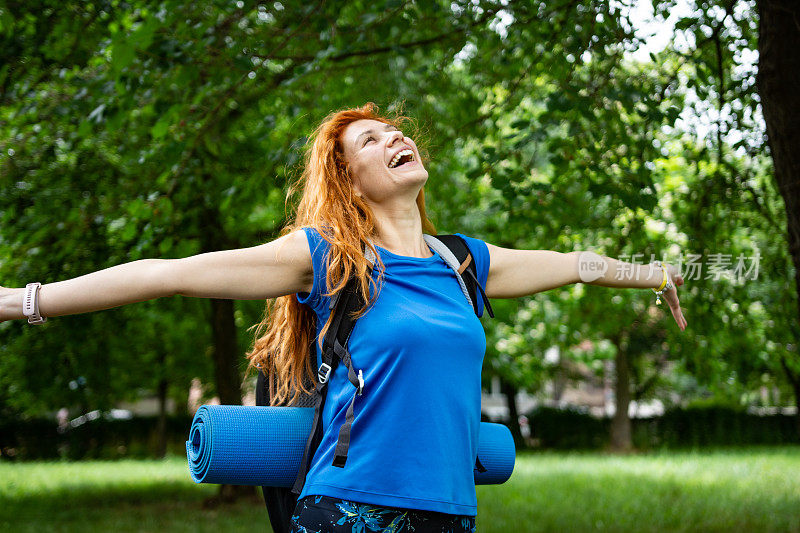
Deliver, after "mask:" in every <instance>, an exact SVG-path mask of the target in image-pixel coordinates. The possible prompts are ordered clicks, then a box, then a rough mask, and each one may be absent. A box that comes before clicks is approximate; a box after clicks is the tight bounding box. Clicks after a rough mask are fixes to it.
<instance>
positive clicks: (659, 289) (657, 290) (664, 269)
mask: <svg viewBox="0 0 800 533" xmlns="http://www.w3.org/2000/svg"><path fill="white" fill-rule="evenodd" d="M654 263H655V264H656V265H658V266H660V267H661V272H663V274H664V281H662V282H661V285H659V287H658V288H657V289H653V292H659V291H661V289H663V288H664V287H666V286H667V269H666V268H664V265H662V264H661V261H658V260H656V261H654Z"/></svg>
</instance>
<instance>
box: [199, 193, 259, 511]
mask: <svg viewBox="0 0 800 533" xmlns="http://www.w3.org/2000/svg"><path fill="white" fill-rule="evenodd" d="M201 227H202V228H203V232H202V241H201V248H202V251H203V252H214V251H218V250H224V249H226V248H228V244H229V239H228V238H227V236H226V234H225V228H224V227H223V226H222V221H221V220H220V217H219V211H218V210H217V209H216V207H213V206H212V207H209V206H206V208H205V209H203V211H202V214H201ZM210 302H211V332H212V342H213V353H212V358H213V362H214V381H215V384H216V388H217V396H219V403H220V404H222V405H242V391H241V376H240V375H239V366H238V363H239V356H240V354H239V347H238V345H237V338H236V322H235V320H234V316H233V300H222V299H217V298H212V299H211V300H210ZM254 494H256V490H255V487H245V486H237V485H220V487H219V492H218V493H217V496H215V497H212V498H209V499H208V500H207V501H206V502H205V505H206V506H207V507H213V506H214V505H217V504H219V503H227V502H232V501H235V500H236V499H238V498H239V497H241V496H246V495H247V496H252V495H254Z"/></svg>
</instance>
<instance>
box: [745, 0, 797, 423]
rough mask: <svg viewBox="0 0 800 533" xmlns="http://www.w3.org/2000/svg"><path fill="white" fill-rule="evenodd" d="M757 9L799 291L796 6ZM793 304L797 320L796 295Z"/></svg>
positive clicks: (762, 71) (768, 111)
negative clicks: (794, 303) (794, 304)
mask: <svg viewBox="0 0 800 533" xmlns="http://www.w3.org/2000/svg"><path fill="white" fill-rule="evenodd" d="M756 4H757V6H758V18H759V31H758V57H759V59H758V75H757V85H758V95H759V97H760V98H761V107H762V109H763V112H764V121H765V122H766V124H767V140H768V143H769V148H770V152H771V154H772V162H773V166H774V167H775V182H776V183H777V184H778V190H779V191H780V193H781V196H782V197H783V202H784V205H785V207H786V221H787V233H788V237H789V253H790V254H791V256H792V261H793V262H794V270H795V274H794V282H795V289H796V290H797V289H800V54H798V50H800V4H799V3H798V2H792V1H788V0H784V1H780V0H758V1H757V2H756ZM797 305H798V316H799V317H800V291H798V293H797ZM784 366H785V365H784ZM787 372H790V370H789V369H788V368H787ZM795 378H796V379H795V380H794V381H792V385H793V390H794V396H795V404H797V406H798V411H799V412H798V414H797V417H798V418H797V431H798V437H800V386H798V383H800V379H798V376H795ZM790 380H791V376H790Z"/></svg>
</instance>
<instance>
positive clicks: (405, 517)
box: [291, 496, 475, 533]
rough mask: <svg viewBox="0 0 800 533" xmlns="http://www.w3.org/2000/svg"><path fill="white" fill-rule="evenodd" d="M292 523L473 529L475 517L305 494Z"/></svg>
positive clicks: (333, 531) (331, 528) (348, 532)
mask: <svg viewBox="0 0 800 533" xmlns="http://www.w3.org/2000/svg"><path fill="white" fill-rule="evenodd" d="M291 525H292V530H291V531H292V533H368V532H370V531H381V532H392V533H400V532H403V533H406V532H408V531H414V532H416V533H474V532H475V517H474V516H463V515H454V514H446V513H437V512H434V511H420V510H417V509H399V508H397V507H377V506H374V505H369V504H365V503H358V502H352V501H348V500H342V499H339V498H330V497H328V496H306V497H305V498H303V499H302V500H300V501H298V502H297V507H296V508H295V510H294V515H293V516H292V524H291Z"/></svg>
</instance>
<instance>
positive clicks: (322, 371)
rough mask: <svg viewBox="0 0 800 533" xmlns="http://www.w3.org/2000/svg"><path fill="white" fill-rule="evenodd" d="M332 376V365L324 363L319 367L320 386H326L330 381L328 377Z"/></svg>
mask: <svg viewBox="0 0 800 533" xmlns="http://www.w3.org/2000/svg"><path fill="white" fill-rule="evenodd" d="M330 375H331V365H329V364H328V363H322V364H321V365H319V370H317V379H318V380H319V382H320V384H322V385H324V384H325V383H326V382H327V381H328V376H330Z"/></svg>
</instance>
